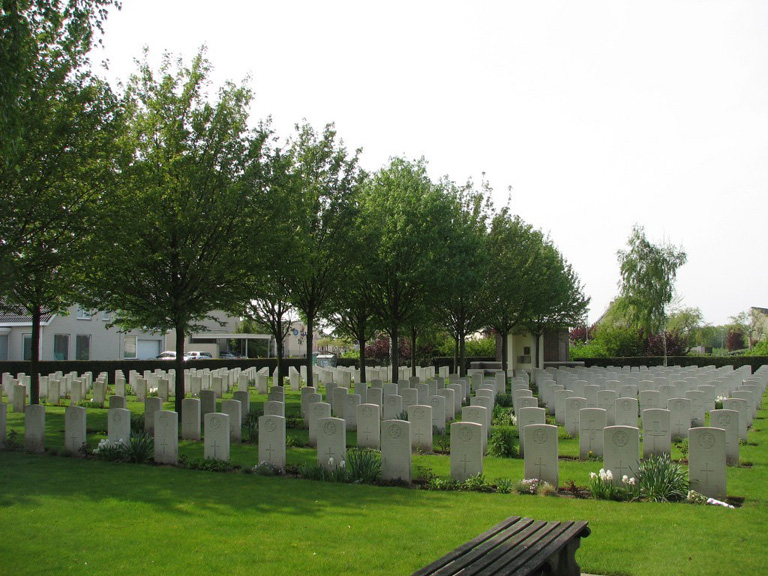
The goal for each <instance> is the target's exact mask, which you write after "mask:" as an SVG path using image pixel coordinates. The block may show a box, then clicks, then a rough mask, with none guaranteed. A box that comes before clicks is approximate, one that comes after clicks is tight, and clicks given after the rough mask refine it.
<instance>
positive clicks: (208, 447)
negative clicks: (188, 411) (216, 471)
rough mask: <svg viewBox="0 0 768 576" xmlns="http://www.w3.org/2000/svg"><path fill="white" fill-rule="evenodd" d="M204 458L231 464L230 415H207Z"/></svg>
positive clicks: (205, 420)
mask: <svg viewBox="0 0 768 576" xmlns="http://www.w3.org/2000/svg"><path fill="white" fill-rule="evenodd" d="M203 423H204V425H205V442H204V451H203V456H204V457H205V458H213V459H214V460H223V461H224V462H229V436H230V432H229V415H228V414H224V413H222V412H211V413H210V414H206V415H205V417H204V419H203Z"/></svg>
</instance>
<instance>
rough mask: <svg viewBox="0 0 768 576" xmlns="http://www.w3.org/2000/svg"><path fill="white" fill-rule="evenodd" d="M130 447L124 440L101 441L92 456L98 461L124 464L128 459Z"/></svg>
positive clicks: (104, 439)
mask: <svg viewBox="0 0 768 576" xmlns="http://www.w3.org/2000/svg"><path fill="white" fill-rule="evenodd" d="M127 452H128V445H127V444H126V443H125V442H123V441H122V440H118V441H117V442H110V441H109V440H107V439H106V438H103V439H102V440H99V445H98V446H97V447H96V448H95V449H94V450H93V452H92V454H93V456H94V457H95V458H96V459H97V460H106V461H108V462H123V461H125V460H126V459H127Z"/></svg>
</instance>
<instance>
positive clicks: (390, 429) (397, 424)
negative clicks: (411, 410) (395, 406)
mask: <svg viewBox="0 0 768 576" xmlns="http://www.w3.org/2000/svg"><path fill="white" fill-rule="evenodd" d="M427 408H428V407H427ZM430 420H431V418H430ZM381 477H382V479H383V480H402V481H403V482H408V483H410V481H411V423H410V422H406V421H405V420H384V421H383V422H382V423H381Z"/></svg>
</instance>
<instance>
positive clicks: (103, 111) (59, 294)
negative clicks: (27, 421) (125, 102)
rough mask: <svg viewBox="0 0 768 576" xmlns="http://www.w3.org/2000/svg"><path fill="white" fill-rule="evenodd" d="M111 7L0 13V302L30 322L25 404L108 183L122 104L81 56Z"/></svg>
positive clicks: (36, 5)
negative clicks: (45, 330) (48, 327)
mask: <svg viewBox="0 0 768 576" xmlns="http://www.w3.org/2000/svg"><path fill="white" fill-rule="evenodd" d="M113 4H114V2H111V1H108V0H104V1H100V0H83V1H79V2H75V1H70V2H55V1H43V0H38V1H33V0H27V1H23V0H15V1H14V0H6V1H4V2H3V3H2V11H1V12H0V25H1V26H2V36H0V56H1V57H0V134H2V137H0V198H2V206H3V215H2V219H0V284H1V285H0V296H2V300H3V301H4V302H3V307H4V308H7V309H10V310H13V311H15V312H17V313H20V314H23V313H27V314H29V315H31V317H32V342H31V344H32V350H31V365H30V375H31V393H30V402H31V403H33V404H37V403H39V398H40V397H39V368H38V361H39V358H40V320H41V317H42V315H43V314H48V313H62V312H64V311H66V309H67V308H68V307H69V306H70V305H71V304H72V303H74V302H75V300H76V298H77V296H78V291H77V288H78V287H79V285H80V281H81V278H82V276H81V270H80V263H81V262H82V260H83V258H84V257H85V254H86V252H85V248H84V246H85V240H86V239H87V238H88V236H89V234H90V230H91V226H92V224H93V221H94V219H95V218H96V211H97V208H98V205H99V202H100V197H101V195H102V194H103V192H104V190H105V189H106V188H108V187H110V186H111V184H112V173H113V164H112V157H113V155H114V154H115V142H116V140H117V137H118V133H119V126H120V105H119V102H118V100H117V99H116V98H115V96H114V95H113V94H112V93H111V91H110V89H109V87H108V85H107V84H106V83H105V82H103V81H101V80H99V79H98V78H96V77H94V76H93V75H92V74H91V72H90V71H89V70H88V53H89V51H90V49H91V47H92V45H93V42H94V38H95V37H96V34H97V32H98V30H99V29H100V28H101V25H102V22H103V21H104V18H105V17H106V9H107V7H109V6H110V5H113Z"/></svg>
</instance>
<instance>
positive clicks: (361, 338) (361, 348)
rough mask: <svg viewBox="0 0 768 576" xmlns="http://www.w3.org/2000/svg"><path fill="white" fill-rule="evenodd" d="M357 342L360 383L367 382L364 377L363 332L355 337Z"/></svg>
mask: <svg viewBox="0 0 768 576" xmlns="http://www.w3.org/2000/svg"><path fill="white" fill-rule="evenodd" d="M357 341H358V342H359V345H360V382H367V381H368V380H367V379H366V376H365V332H364V331H363V332H361V333H360V334H358V335H357Z"/></svg>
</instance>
